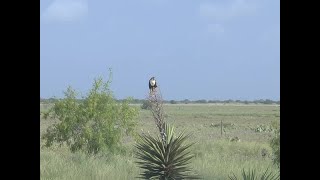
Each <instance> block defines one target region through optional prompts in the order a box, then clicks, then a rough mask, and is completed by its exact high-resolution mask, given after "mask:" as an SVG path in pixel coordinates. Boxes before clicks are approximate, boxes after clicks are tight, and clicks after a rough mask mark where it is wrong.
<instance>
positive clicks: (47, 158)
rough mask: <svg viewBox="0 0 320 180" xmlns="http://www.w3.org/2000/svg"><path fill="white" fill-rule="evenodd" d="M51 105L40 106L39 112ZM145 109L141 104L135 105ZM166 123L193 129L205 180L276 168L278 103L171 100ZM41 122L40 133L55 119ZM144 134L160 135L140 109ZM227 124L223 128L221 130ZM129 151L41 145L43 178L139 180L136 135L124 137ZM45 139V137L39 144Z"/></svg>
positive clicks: (198, 163) (196, 162) (197, 168)
mask: <svg viewBox="0 0 320 180" xmlns="http://www.w3.org/2000/svg"><path fill="white" fill-rule="evenodd" d="M49 106H50V105H45V104H40V111H41V112H43V111H46V110H47V109H48V107H49ZM135 106H136V107H137V108H139V109H140V105H139V106H138V105H135ZM164 111H165V117H166V121H167V122H169V123H171V124H173V125H174V126H175V129H176V131H178V132H179V131H182V130H185V131H187V132H191V133H193V135H192V137H193V138H192V139H191V140H192V141H194V142H196V144H195V145H194V146H193V152H194V153H195V154H196V157H195V158H194V159H193V161H192V163H191V164H190V166H191V167H192V168H193V169H194V170H195V171H196V173H197V174H199V175H200V176H201V177H203V179H210V180H211V179H228V175H231V173H232V172H233V173H235V174H236V175H240V174H241V170H242V168H245V169H249V168H255V169H256V170H257V171H259V172H263V171H264V170H265V169H266V168H269V169H271V170H272V171H277V170H278V168H277V167H276V166H275V165H273V164H272V159H271V158H272V157H271V153H272V151H271V147H270V145H269V141H270V138H271V137H272V135H273V132H272V128H271V123H272V122H277V123H279V122H280V106H279V105H259V104H166V105H164ZM40 118H41V121H40V134H42V133H43V132H44V131H45V130H46V128H47V127H48V126H49V125H50V124H53V123H54V122H55V120H54V119H43V118H42V117H40ZM137 121H138V126H137V128H136V131H137V132H139V133H150V134H156V133H158V132H157V130H156V127H155V123H154V121H153V118H152V115H151V113H150V111H148V110H143V109H140V113H139V117H138V118H137ZM221 123H222V128H221ZM123 141H124V142H125V148H124V151H121V152H119V153H117V154H115V155H111V154H108V153H107V154H102V155H98V156H95V157H93V156H86V155H85V154H83V153H81V152H78V153H74V154H73V153H71V152H70V151H69V150H68V149H67V148H66V147H63V146H62V147H58V146H55V147H51V148H42V147H40V163H41V165H40V177H41V179H43V180H45V179H59V180H63V179H68V180H72V179H74V180H80V179H83V180H85V179H110V180H113V179H114V180H116V179H119V180H122V179H135V177H137V176H138V174H139V172H140V170H139V168H137V167H136V164H135V163H134V161H135V158H134V156H133V144H134V140H133V139H132V138H125V139H123ZM42 143H43V142H41V140H40V145H41V144H42Z"/></svg>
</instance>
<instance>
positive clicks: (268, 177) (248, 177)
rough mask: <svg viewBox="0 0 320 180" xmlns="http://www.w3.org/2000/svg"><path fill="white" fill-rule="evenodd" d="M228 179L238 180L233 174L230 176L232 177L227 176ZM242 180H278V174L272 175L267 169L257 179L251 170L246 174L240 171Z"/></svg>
mask: <svg viewBox="0 0 320 180" xmlns="http://www.w3.org/2000/svg"><path fill="white" fill-rule="evenodd" d="M229 179H230V180H238V178H237V177H236V175H235V174H234V173H233V174H232V176H229ZM242 179H243V180H280V173H273V172H272V171H269V169H268V168H267V169H266V171H265V172H264V173H263V174H262V175H261V176H260V178H259V177H258V175H257V173H256V171H255V170H254V169H252V170H251V171H250V170H248V172H246V171H245V170H244V169H242Z"/></svg>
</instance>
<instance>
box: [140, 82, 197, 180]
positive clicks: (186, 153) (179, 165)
mask: <svg viewBox="0 0 320 180" xmlns="http://www.w3.org/2000/svg"><path fill="white" fill-rule="evenodd" d="M158 89H159V87H158ZM148 100H149V102H150V104H151V108H150V110H151V113H152V115H153V118H154V120H155V124H156V126H157V128H158V130H159V132H160V133H159V134H158V136H156V137H152V136H151V135H150V134H143V135H139V137H140V138H139V140H138V143H137V145H136V148H137V151H136V157H137V159H138V160H139V161H137V162H136V163H137V164H138V166H139V167H140V168H142V169H143V170H144V171H143V172H142V173H141V174H140V178H144V179H159V180H167V179H199V178H198V177H197V176H195V175H191V169H190V168H188V166H187V165H188V164H189V163H190V160H191V159H192V158H193V157H194V155H192V154H191V152H190V150H189V149H190V147H191V146H192V145H193V143H188V144H185V142H186V140H187V139H188V138H189V137H190V135H191V134H185V133H184V132H182V133H180V134H179V135H178V136H177V137H176V136H175V134H174V127H170V126H169V125H168V124H166V123H165V121H164V111H163V100H162V95H161V93H159V91H154V92H152V93H150V94H149V97H148Z"/></svg>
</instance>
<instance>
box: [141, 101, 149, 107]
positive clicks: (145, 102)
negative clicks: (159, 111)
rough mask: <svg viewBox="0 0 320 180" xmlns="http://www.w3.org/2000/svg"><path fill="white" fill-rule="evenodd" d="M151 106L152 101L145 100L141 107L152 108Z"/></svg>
mask: <svg viewBox="0 0 320 180" xmlns="http://www.w3.org/2000/svg"><path fill="white" fill-rule="evenodd" d="M150 108H151V103H150V102H149V101H146V100H144V101H143V103H142V105H141V109H150Z"/></svg>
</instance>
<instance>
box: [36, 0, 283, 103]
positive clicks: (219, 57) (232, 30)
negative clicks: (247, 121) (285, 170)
mask: <svg viewBox="0 0 320 180" xmlns="http://www.w3.org/2000/svg"><path fill="white" fill-rule="evenodd" d="M40 33H41V34H40V97H42V98H50V97H53V96H56V97H63V91H65V90H66V89H67V87H68V86H69V85H70V86H72V87H73V88H74V89H76V90H77V91H78V92H81V93H87V91H88V90H89V89H90V88H91V86H92V83H93V80H94V78H96V77H97V76H100V75H101V76H103V77H104V78H105V79H107V77H108V69H109V68H112V71H113V81H112V84H111V89H112V91H113V92H114V94H115V96H116V98H118V99H124V98H126V97H133V98H135V99H144V98H145V97H146V95H147V94H148V92H149V89H148V80H149V78H150V77H152V76H155V77H156V79H157V82H158V84H159V86H160V88H161V92H162V95H163V98H164V99H166V100H184V99H189V100H201V99H205V100H228V99H232V100H249V101H252V100H259V99H270V100H274V101H278V100H280V2H279V1H276V0H216V1H208V0H199V1H193V0H176V1H169V0H135V1H124V0H118V1H99V0H97V1H87V0H41V2H40Z"/></svg>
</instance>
